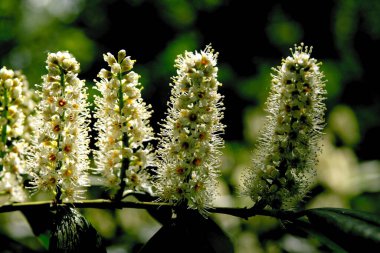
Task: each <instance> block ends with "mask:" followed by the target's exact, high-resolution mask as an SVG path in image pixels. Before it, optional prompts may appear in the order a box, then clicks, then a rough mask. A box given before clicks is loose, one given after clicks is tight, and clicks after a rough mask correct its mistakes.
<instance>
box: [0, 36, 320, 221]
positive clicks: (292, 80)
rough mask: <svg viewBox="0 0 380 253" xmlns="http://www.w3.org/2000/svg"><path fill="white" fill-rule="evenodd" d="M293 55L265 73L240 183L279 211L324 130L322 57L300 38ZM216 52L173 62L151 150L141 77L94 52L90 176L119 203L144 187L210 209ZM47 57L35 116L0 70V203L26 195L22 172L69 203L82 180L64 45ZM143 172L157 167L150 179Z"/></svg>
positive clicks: (218, 105)
mask: <svg viewBox="0 0 380 253" xmlns="http://www.w3.org/2000/svg"><path fill="white" fill-rule="evenodd" d="M291 52H292V55H291V56H289V57H287V58H286V59H283V60H282V65H281V66H278V67H277V68H274V69H273V70H274V74H273V75H272V77H273V78H272V87H271V92H270V95H269V98H268V100H267V104H266V106H267V107H266V110H267V112H268V113H269V115H268V119H267V122H266V125H265V128H264V129H263V131H262V136H261V138H260V141H259V144H258V147H257V150H256V151H255V153H254V157H253V164H252V166H251V167H250V168H248V169H247V170H246V173H245V175H244V179H243V180H244V191H243V192H244V194H246V195H248V196H250V197H251V198H252V200H253V201H254V202H255V205H256V206H257V207H260V208H265V207H271V208H275V209H278V208H281V209H286V208H289V207H291V206H292V205H293V204H294V203H295V202H296V201H299V200H301V199H302V198H303V197H304V194H305V193H306V192H307V190H308V187H309V185H310V183H309V182H310V179H311V176H313V175H314V166H315V163H316V162H317V154H318V151H319V145H318V140H319V138H320V136H321V133H322V130H323V127H324V112H325V110H326V108H325V105H324V103H323V101H324V99H325V93H326V91H325V87H324V86H325V81H324V75H323V73H322V72H321V71H320V64H321V63H318V62H317V61H316V60H315V59H314V58H311V57H310V54H311V52H312V48H311V47H310V48H309V47H307V46H304V45H303V43H301V44H300V45H298V46H297V45H295V47H294V50H293V49H291ZM217 56H218V54H217V53H214V50H213V49H212V48H211V46H207V47H206V48H205V49H204V50H202V51H200V52H197V51H195V52H185V53H184V54H183V55H179V56H178V57H177V59H176V61H175V67H176V68H177V76H175V77H174V78H173V83H172V84H171V87H172V90H171V97H170V101H169V103H168V105H169V109H168V112H167V117H166V118H165V119H164V120H163V122H162V124H161V132H160V140H159V142H158V147H157V152H156V153H154V152H153V148H152V146H151V144H150V141H152V140H154V139H155V137H154V133H153V129H152V127H151V126H150V124H149V120H150V118H151V115H152V110H151V107H150V106H149V105H147V104H146V103H145V102H144V101H143V99H142V97H141V90H142V87H141V84H140V83H139V78H140V76H139V75H138V74H136V73H135V72H133V71H131V70H132V68H133V65H134V62H135V61H134V60H131V59H130V57H129V56H128V57H127V55H126V52H125V50H120V51H119V52H118V55H117V59H116V58H115V57H114V56H113V55H112V54H111V53H107V54H104V55H103V58H104V60H105V62H107V64H108V66H109V70H106V69H102V70H101V71H100V72H99V74H98V78H99V80H95V82H96V87H95V89H96V90H97V91H98V92H99V93H100V96H96V97H95V104H96V110H95V114H94V116H95V119H96V122H95V130H96V131H97V133H98V136H97V137H96V146H97V149H96V150H94V160H95V164H96V168H95V173H96V174H97V175H100V178H101V180H102V183H103V184H104V185H106V186H107V187H108V188H109V189H110V191H111V196H112V197H113V198H114V199H116V200H121V198H122V196H123V193H124V192H125V191H126V190H131V191H148V192H149V193H152V192H153V194H155V195H157V196H158V197H159V199H160V200H162V201H165V202H169V203H172V204H175V205H178V206H181V205H184V206H187V207H189V208H192V209H198V211H199V212H201V213H202V214H205V213H206V212H205V210H206V209H207V208H210V207H212V201H213V199H214V197H215V195H216V191H217V177H218V175H219V171H218V169H217V168H218V166H219V165H220V157H221V151H220V150H221V148H223V146H224V141H223V139H222V138H221V137H220V135H221V134H222V133H224V128H225V126H224V125H223V124H222V123H221V119H222V118H223V110H224V108H223V103H222V99H223V96H222V95H220V94H219V93H218V88H219V86H221V83H219V82H218V80H217V74H218V68H217V67H216V63H217ZM46 62H47V70H48V74H47V75H45V76H43V83H42V85H41V86H40V88H41V91H39V92H38V93H37V94H38V96H39V99H40V102H39V104H38V106H37V107H36V108H37V109H36V115H35V116H33V117H31V116H30V115H32V114H33V111H34V101H33V100H34V98H33V95H32V94H31V92H30V91H29V88H28V83H27V81H26V78H25V77H24V76H23V75H22V74H21V73H20V72H14V71H12V70H8V69H6V68H5V67H3V68H2V69H1V70H0V113H1V118H0V130H1V131H0V133H1V136H0V137H1V140H0V193H6V194H7V196H9V199H8V200H9V201H23V200H24V199H25V196H26V195H25V192H24V190H23V182H22V174H23V173H29V175H30V176H31V178H32V181H31V189H32V190H34V191H36V192H37V191H47V192H49V193H51V194H53V195H54V198H55V200H56V201H57V202H61V201H63V200H69V201H73V200H76V199H78V198H80V197H82V196H83V193H84V191H85V190H84V187H88V186H89V179H88V172H89V153H90V150H89V147H88V146H89V136H88V133H89V129H88V125H89V121H88V119H89V110H88V104H87V90H86V87H85V83H84V81H82V80H80V79H79V78H78V73H79V63H78V62H77V61H76V60H75V58H74V57H73V56H72V55H71V54H70V53H68V52H57V53H50V54H48V58H47V61H46ZM31 122H33V124H31ZM32 130H33V131H32ZM29 143H31V145H30V144H29ZM25 157H27V158H28V159H27V161H25ZM26 167H28V168H29V170H28V171H26ZM150 167H156V171H154V172H155V173H156V176H155V178H152V176H151V175H150V174H151V173H150V172H149V169H150Z"/></svg>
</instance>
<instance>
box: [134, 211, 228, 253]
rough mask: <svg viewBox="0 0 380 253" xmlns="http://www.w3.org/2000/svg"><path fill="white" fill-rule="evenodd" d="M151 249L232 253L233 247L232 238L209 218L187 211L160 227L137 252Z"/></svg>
mask: <svg viewBox="0 0 380 253" xmlns="http://www.w3.org/2000/svg"><path fill="white" fill-rule="evenodd" d="M150 252H155V253H156V252H165V253H174V252H176V253H177V252H181V253H194V252H197V253H203V252H204V253H206V252H207V253H232V252H234V250H233V244H232V242H231V240H230V239H229V238H228V236H227V235H226V234H225V233H224V232H223V231H222V229H221V228H220V227H219V226H218V225H217V224H216V223H215V222H214V221H213V220H212V219H211V218H208V219H205V218H204V217H203V216H201V215H200V214H199V213H198V212H196V211H187V212H186V213H181V214H180V215H178V218H176V219H173V220H172V222H171V223H169V224H165V225H164V226H162V228H161V229H160V230H159V231H158V232H157V233H156V234H155V235H154V236H153V237H152V238H151V239H150V240H149V241H148V242H147V243H146V244H145V246H144V247H143V248H142V250H141V252H140V253H150Z"/></svg>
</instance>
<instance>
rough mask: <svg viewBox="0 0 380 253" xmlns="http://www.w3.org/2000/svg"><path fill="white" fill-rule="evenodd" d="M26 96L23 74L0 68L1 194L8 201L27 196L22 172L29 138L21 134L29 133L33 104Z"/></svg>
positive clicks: (27, 134) (22, 199) (28, 94)
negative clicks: (4, 195)
mask: <svg viewBox="0 0 380 253" xmlns="http://www.w3.org/2000/svg"><path fill="white" fill-rule="evenodd" d="M29 99H30V92H29V91H28V82H27V81H26V79H25V76H23V75H22V74H21V73H20V72H18V71H13V70H10V69H7V68H6V67H3V68H2V69H1V70H0V113H1V118H0V133H1V140H0V194H6V195H7V197H8V198H7V199H8V201H10V202H21V201H24V200H25V199H26V194H25V191H24V190H23V177H22V175H23V174H24V173H25V166H26V162H25V149H26V147H27V145H28V142H27V140H25V138H24V137H28V136H29V135H30V134H31V128H30V126H29V125H28V123H29V121H28V116H29V115H30V113H31V111H32V110H33V107H34V103H33V101H32V100H31V101H30V102H28V100H29ZM26 139H27V138H26Z"/></svg>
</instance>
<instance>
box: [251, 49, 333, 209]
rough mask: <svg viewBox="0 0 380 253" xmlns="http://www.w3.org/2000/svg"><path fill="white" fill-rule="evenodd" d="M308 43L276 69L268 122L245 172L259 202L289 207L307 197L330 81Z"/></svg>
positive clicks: (268, 102)
mask: <svg viewBox="0 0 380 253" xmlns="http://www.w3.org/2000/svg"><path fill="white" fill-rule="evenodd" d="M311 51H312V48H311V47H310V48H308V47H307V46H304V45H303V44H301V45H299V46H297V45H296V46H295V48H294V51H293V50H292V49H291V52H292V56H289V57H287V58H286V59H283V60H282V65H281V66H278V67H277V68H275V69H273V70H274V71H275V74H274V75H273V79H272V88H271V93H270V96H269V98H268V100H267V111H268V113H269V116H268V120H267V123H266V127H265V128H264V130H263V134H262V137H261V139H260V142H259V145H258V147H257V150H256V152H255V155H254V158H253V166H252V167H251V168H249V169H248V170H247V173H246V175H245V176H246V177H245V178H244V184H245V193H246V194H247V195H249V196H250V197H251V198H252V199H253V201H254V202H256V203H261V205H263V206H270V207H273V208H288V207H290V206H291V205H293V204H294V202H296V201H299V200H300V199H302V198H303V197H304V194H305V192H306V191H307V189H308V186H309V185H310V182H309V181H310V178H311V176H312V175H313V174H315V172H314V166H315V163H316V158H317V153H318V150H319V147H318V139H319V137H320V135H321V132H322V129H323V126H324V112H325V109H326V108H325V105H324V103H323V100H324V99H325V97H324V95H325V93H326V91H325V88H324V86H325V82H324V81H323V77H324V75H323V73H322V72H321V71H320V68H319V66H320V63H317V61H316V60H315V59H314V58H311V57H310V54H311Z"/></svg>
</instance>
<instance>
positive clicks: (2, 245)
mask: <svg viewBox="0 0 380 253" xmlns="http://www.w3.org/2000/svg"><path fill="white" fill-rule="evenodd" d="M0 252H12V253H37V252H40V251H36V250H33V249H30V248H28V247H27V246H25V245H23V244H22V243H20V242H18V241H15V240H14V239H12V238H10V237H9V236H7V235H4V234H2V233H0Z"/></svg>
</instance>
